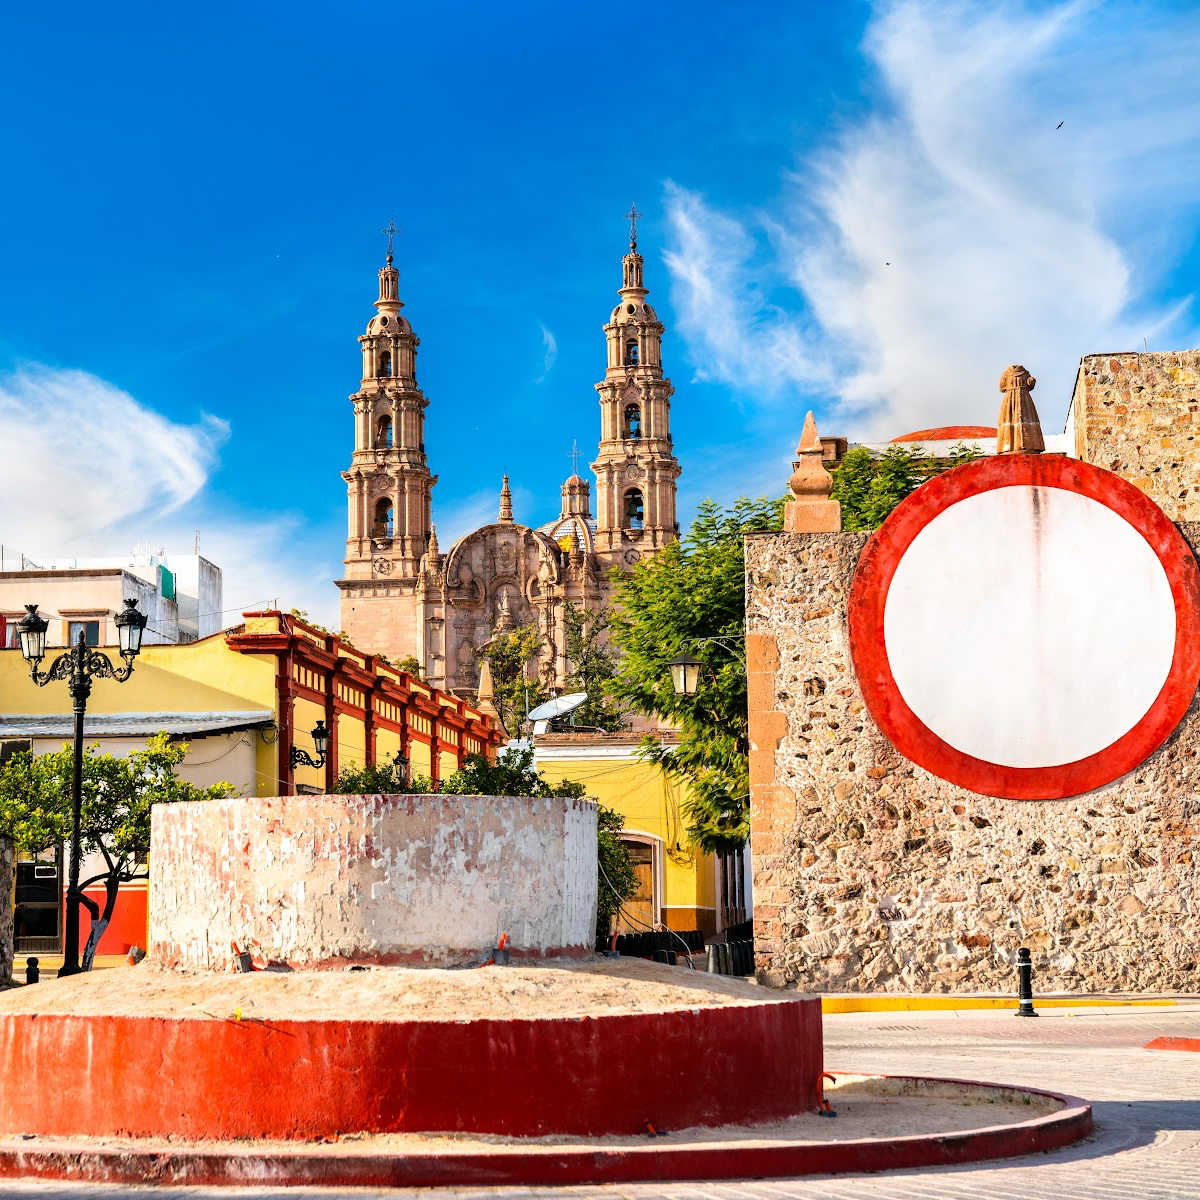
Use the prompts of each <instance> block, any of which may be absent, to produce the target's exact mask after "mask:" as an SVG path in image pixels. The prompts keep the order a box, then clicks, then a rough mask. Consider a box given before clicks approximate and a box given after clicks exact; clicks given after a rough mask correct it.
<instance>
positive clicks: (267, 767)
mask: <svg viewBox="0 0 1200 1200" xmlns="http://www.w3.org/2000/svg"><path fill="white" fill-rule="evenodd" d="M30 599H31V600H33V599H36V596H31V597H30ZM56 653H57V652H55V651H51V652H50V653H49V654H48V655H47V659H46V662H45V663H44V664H43V668H46V667H48V666H49V664H50V662H51V661H52V660H53V657H54V656H55V655H56ZM109 657H110V658H113V659H116V657H117V655H116V650H115V648H112V649H110V650H109ZM70 703H71V701H70V694H69V692H68V690H67V687H66V684H65V683H62V682H58V681H55V682H52V683H50V684H48V685H47V686H45V687H36V686H35V685H34V684H33V682H32V681H31V680H30V677H29V666H28V664H27V663H26V662H25V660H24V659H23V658H22V657H21V652H20V650H18V649H4V650H0V762H3V761H4V760H6V759H7V757H8V756H10V755H11V754H13V753H14V752H16V751H17V750H25V749H31V750H32V751H33V752H34V753H39V754H40V753H45V752H47V751H50V750H58V749H60V748H61V747H62V745H63V743H64V742H65V741H69V740H70V739H71V736H72V715H71V711H70ZM318 722H321V723H322V724H323V725H324V727H325V728H326V729H327V730H328V731H329V739H328V750H327V753H326V758H325V761H324V762H323V763H322V764H321V765H320V766H309V765H306V764H304V763H299V764H296V763H294V756H293V754H292V750H293V747H295V748H297V749H298V750H302V751H304V752H305V753H306V754H307V755H308V756H309V758H310V759H317V758H319V755H317V754H316V747H315V746H314V742H313V737H312V731H313V730H314V729H315V728H317V725H318ZM159 730H166V731H167V732H168V733H170V734H171V735H172V737H174V738H178V739H180V740H183V741H187V742H188V743H189V745H190V749H189V751H188V756H187V758H186V759H185V761H184V763H183V764H182V766H181V767H180V771H179V774H180V776H181V777H182V778H184V779H187V780H189V781H191V782H192V783H195V784H197V785H200V786H207V785H209V784H212V783H216V782H219V781H225V782H228V783H230V784H232V785H233V787H234V789H235V791H236V792H237V793H238V794H241V795H248V796H280V795H288V794H291V793H293V792H327V791H332V790H333V787H334V783H335V781H336V779H337V775H338V772H339V770H341V768H343V767H345V766H348V765H361V764H372V763H375V762H384V761H388V760H392V759H394V758H395V757H396V756H397V755H401V756H403V757H404V758H407V759H408V761H409V764H410V768H409V769H410V771H411V773H412V774H413V775H427V776H429V777H430V778H432V779H433V781H434V783H435V784H436V783H437V782H438V781H440V780H441V779H445V778H446V777H447V776H449V775H450V774H452V773H453V772H454V771H456V770H457V769H458V767H459V766H460V765H461V763H462V761H463V759H464V758H465V757H466V756H467V755H468V754H488V755H489V756H492V755H493V754H494V751H495V747H496V746H497V745H498V744H499V742H500V741H501V740H502V735H501V733H500V731H499V729H498V728H497V725H496V723H495V722H494V721H493V720H492V719H491V718H490V717H488V716H487V715H485V714H484V713H482V712H480V711H479V710H478V709H477V708H474V707H472V706H471V705H469V704H467V703H466V702H465V701H463V700H460V699H458V698H457V697H455V696H451V695H448V694H447V693H445V692H442V691H439V690H438V689H436V688H434V687H431V686H430V685H429V684H426V683H423V682H422V681H421V680H419V679H416V678H414V677H412V676H410V675H408V674H407V673H405V672H404V671H400V670H397V669H396V668H395V667H393V666H391V665H390V664H388V663H387V662H385V661H383V660H382V659H380V658H377V657H375V656H372V655H368V654H362V653H360V652H359V651H358V650H356V649H354V647H352V646H350V645H347V644H346V643H344V642H340V641H338V639H337V638H335V637H333V636H331V635H330V634H328V633H324V632H322V631H321V630H318V629H315V628H314V627H313V626H311V625H308V624H306V623H305V622H303V621H301V620H299V619H298V618H296V617H294V616H289V615H288V614H286V613H280V612H275V611H270V612H252V613H246V614H245V617H244V623H243V624H242V625H239V626H236V627H234V628H233V629H229V630H226V631H225V632H223V633H219V634H215V635H213V636H212V637H207V638H203V639H202V640H200V641H197V642H191V643H188V644H186V645H159V646H145V647H143V649H142V652H141V654H140V655H139V656H138V658H137V660H136V662H135V664H134V671H133V674H132V676H131V677H130V678H129V680H128V681H127V682H125V683H117V682H115V681H113V680H110V679H98V680H97V681H96V682H95V685H94V687H93V690H92V694H91V697H90V699H89V700H88V709H87V717H86V720H85V724H84V733H85V736H86V738H87V740H88V743H89V744H91V743H98V744H99V745H100V748H101V749H102V750H103V751H106V752H109V753H113V754H118V755H121V754H128V753H129V752H130V751H132V750H135V749H140V748H141V747H142V746H144V745H145V743H146V740H147V739H148V738H149V737H151V736H153V735H154V734H155V733H156V732H158V731H159ZM38 865H39V866H40V867H41V873H40V874H37V873H36V872H35V871H33V870H27V871H26V872H25V873H24V874H25V876H28V883H27V884H26V885H22V883H21V880H22V878H23V876H22V871H21V869H20V867H19V868H18V896H17V901H18V917H19V918H20V917H21V916H22V913H21V903H22V896H21V889H22V887H23V886H27V887H28V890H29V892H30V894H31V895H33V894H35V893H36V895H37V897H38V898H37V899H36V900H30V901H29V906H30V907H29V911H28V912H27V913H25V914H24V916H25V917H26V925H25V929H26V931H27V932H26V933H25V935H24V938H22V936H21V934H20V931H18V939H17V950H18V952H20V951H22V950H26V951H31V952H36V951H38V950H50V949H52V948H53V947H52V946H51V945H49V944H47V943H49V942H53V941H57V938H58V921H59V914H58V909H59V907H60V906H59V904H58V896H59V893H60V892H61V886H60V884H61V881H60V879H59V878H58V873H57V870H55V873H54V877H53V878H50V875H49V870H50V867H51V865H52V864H50V863H42V864H38ZM54 866H55V867H57V864H54ZM84 877H85V878H86V877H87V870H86V866H85V875H84ZM89 894H90V892H89ZM47 897H49V898H47ZM145 912H146V903H145V890H144V885H142V887H141V889H140V890H139V889H138V887H137V885H129V886H128V889H122V898H121V900H119V901H118V909H117V913H115V914H114V917H113V922H112V924H111V925H110V927H109V929H108V930H107V931H106V932H105V935H104V938H103V939H102V941H101V952H103V953H124V951H125V950H126V949H128V945H129V944H130V943H131V942H134V941H136V942H137V943H138V944H141V945H144V944H145V940H144V935H145V924H146V921H145ZM82 924H83V926H84V928H83V930H82V936H84V937H86V936H87V914H86V912H85V913H84V914H83V921H82ZM135 935H136V936H135ZM22 940H24V942H25V944H24V945H22Z"/></svg>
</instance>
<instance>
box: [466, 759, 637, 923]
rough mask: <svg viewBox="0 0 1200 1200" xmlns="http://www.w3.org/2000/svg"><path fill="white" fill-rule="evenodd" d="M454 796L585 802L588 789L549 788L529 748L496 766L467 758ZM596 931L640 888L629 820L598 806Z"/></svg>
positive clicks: (576, 785) (569, 782) (570, 784)
mask: <svg viewBox="0 0 1200 1200" xmlns="http://www.w3.org/2000/svg"><path fill="white" fill-rule="evenodd" d="M442 791H443V792H449V793H450V794H452V795H456V796H569V797H573V798H575V799H583V798H584V796H586V794H587V788H586V787H585V786H584V785H583V784H582V783H580V782H579V781H578V780H575V779H563V780H561V781H559V782H558V783H548V782H547V781H546V780H545V779H543V778H542V776H541V775H540V774H539V773H538V771H537V769H536V768H535V767H534V765H533V750H532V749H531V748H530V747H528V746H523V747H512V748H510V749H507V750H503V751H501V753H500V754H499V755H498V757H497V759H496V761H495V762H494V763H491V762H488V760H487V759H486V758H485V757H484V756H483V755H482V754H469V755H467V757H466V759H465V760H464V762H463V765H462V766H461V767H460V768H459V770H457V771H455V773H454V774H453V775H451V776H450V778H449V779H447V780H446V781H445V783H443V784H442ZM596 824H597V829H596V854H597V859H598V864H599V878H598V880H597V885H598V886H597V889H596V929H597V932H598V933H599V932H600V931H602V930H606V929H607V928H608V925H609V921H610V920H611V918H612V917H613V916H614V915H615V914H616V913H617V911H618V910H619V909H620V907H621V905H622V904H624V903H625V901H626V900H628V899H629V898H630V896H632V895H633V894H634V893H635V892H636V891H637V889H638V880H637V875H636V874H635V872H634V868H633V862H632V860H631V859H630V857H629V851H628V849H626V847H625V843H624V842H622V841H621V837H620V833H621V830H622V829H623V828H624V827H625V818H624V817H623V816H622V815H621V814H620V813H619V812H617V811H616V810H615V809H611V808H606V807H605V806H604V805H603V804H597V806H596Z"/></svg>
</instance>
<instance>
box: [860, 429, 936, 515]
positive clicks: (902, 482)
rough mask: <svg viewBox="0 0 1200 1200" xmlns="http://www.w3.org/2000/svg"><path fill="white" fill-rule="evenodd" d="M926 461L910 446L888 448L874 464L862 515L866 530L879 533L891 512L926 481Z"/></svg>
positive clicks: (920, 453) (924, 457)
mask: <svg viewBox="0 0 1200 1200" xmlns="http://www.w3.org/2000/svg"><path fill="white" fill-rule="evenodd" d="M928 465H929V457H928V455H926V454H924V453H923V452H922V451H920V450H916V449H913V448H912V447H909V446H889V447H888V448H887V450H885V451H884V453H883V456H882V457H881V458H880V459H879V461H878V462H876V464H875V478H874V479H872V480H871V486H870V488H869V489H868V491H867V504H866V510H865V512H864V514H863V515H864V517H865V518H866V520H867V522H868V524H867V526H866V528H868V529H878V528H879V526H880V525H882V524H883V523H884V521H886V520H887V518H888V516H889V514H890V513H891V511H892V509H894V508H895V507H896V505H897V504H899V503H900V501H901V500H903V499H904V498H905V497H906V496H909V495H911V494H912V493H913V492H915V491H916V490H917V488H918V487H920V486H921V484H923V483H924V482H925V480H926V479H928V478H929V470H928Z"/></svg>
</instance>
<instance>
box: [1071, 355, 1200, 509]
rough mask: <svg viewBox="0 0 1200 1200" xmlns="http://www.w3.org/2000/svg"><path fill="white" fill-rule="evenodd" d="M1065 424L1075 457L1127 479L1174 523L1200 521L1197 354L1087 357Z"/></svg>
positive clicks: (1199, 375)
mask: <svg viewBox="0 0 1200 1200" xmlns="http://www.w3.org/2000/svg"><path fill="white" fill-rule="evenodd" d="M1070 419H1071V423H1072V424H1073V426H1074V434H1075V450H1074V453H1075V457H1076V458H1082V459H1084V460H1085V461H1086V462H1090V463H1092V464H1094V465H1095V466H1097V467H1104V468H1105V469H1106V470H1109V471H1113V472H1115V473H1116V474H1118V475H1121V476H1123V477H1124V478H1125V479H1128V480H1129V481H1130V483H1132V484H1134V485H1135V486H1137V487H1139V488H1140V489H1141V490H1142V491H1143V492H1145V493H1146V494H1147V495H1149V496H1151V497H1153V498H1154V500H1155V501H1157V503H1158V505H1159V507H1160V508H1162V510H1163V511H1164V512H1165V513H1166V514H1167V516H1168V517H1170V518H1171V520H1173V521H1196V520H1200V455H1198V454H1197V453H1196V449H1197V446H1196V438H1197V435H1200V350H1181V351H1175V352H1170V353H1162V354H1089V355H1087V356H1086V357H1084V358H1083V359H1082V360H1081V361H1080V363H1079V373H1078V375H1077V376H1076V378H1075V394H1074V396H1073V397H1072V400H1071V418H1070Z"/></svg>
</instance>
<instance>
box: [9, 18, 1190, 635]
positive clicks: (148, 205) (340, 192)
mask: <svg viewBox="0 0 1200 1200" xmlns="http://www.w3.org/2000/svg"><path fill="white" fill-rule="evenodd" d="M1198 50H1200V18H1198V17H1197V14H1196V13H1194V12H1193V11H1191V10H1190V8H1189V7H1188V6H1184V5H1170V4H1159V5H1123V4H1108V5H1102V4H1090V5H1089V4H1066V5H1061V4H1059V5H1050V4H1040V5H1028V4H1025V5H1021V4H999V5H997V4H987V5H974V4H937V3H932V2H918V0H910V2H907V3H901V4H889V5H870V4H865V3H862V4H859V3H848V4H841V5H828V4H821V5H804V4H800V3H786V4H783V3H781V4H764V5H757V6H752V7H749V8H744V9H742V10H738V11H735V10H733V9H731V8H730V7H729V6H728V5H727V4H705V3H688V4H674V3H664V4H659V5H654V6H642V7H640V8H635V9H631V10H629V12H628V13H624V14H623V13H622V12H621V11H617V12H615V13H614V12H609V11H601V10H598V9H595V8H591V7H588V6H582V5H578V6H577V5H563V4H535V3H524V2H516V3H513V4H510V5H507V6H497V5H493V4H486V5H485V4H457V5H438V6H389V7H386V8H385V7H382V6H378V5H372V6H367V5H361V4H353V3H351V4H343V5H339V6H337V7H336V9H335V8H334V6H329V5H312V4H303V3H293V4H290V5H288V6H286V7H285V6H276V5H255V6H250V5H241V6H222V5H219V4H217V5H208V6H205V7H203V8H201V9H196V8H192V9H184V8H179V7H178V6H153V7H151V6H145V7H142V6H135V7H133V8H128V7H127V8H125V9H122V10H120V11H119V12H111V11H110V12H104V11H100V10H97V9H96V8H95V7H94V6H83V5H75V4H69V3H68V4H64V5H60V6H58V7H57V8H55V9H54V10H53V12H52V14H47V15H41V14H40V13H39V12H38V11H36V10H35V9H34V8H33V7H32V6H25V8H24V9H22V10H17V11H14V12H13V13H9V14H7V16H6V28H5V37H4V40H3V46H0V95H2V96H3V99H4V101H5V104H4V108H5V111H6V112H7V113H8V114H9V120H8V121H7V122H6V123H5V125H4V127H3V128H2V129H0V156H2V157H0V161H2V162H3V164H4V168H5V170H4V175H5V179H6V186H5V187H4V190H3V193H2V197H3V198H2V199H0V213H2V214H3V220H2V221H0V263H3V281H4V286H3V287H2V288H0V427H3V428H4V429H5V431H6V434H7V438H6V440H7V441H8V444H9V446H10V447H14V446H15V447H18V448H20V449H19V452H18V453H17V454H16V455H15V456H14V455H13V454H12V453H11V452H10V454H9V456H8V462H9V464H10V468H9V470H8V471H7V474H6V479H5V481H4V482H0V512H2V513H3V514H4V518H3V520H2V521H0V541H2V542H4V543H5V544H6V545H7V546H10V547H16V548H18V549H21V550H26V551H28V552H31V553H34V552H60V553H64V552H65V553H70V552H75V551H78V552H80V553H83V552H85V551H87V552H92V553H96V552H100V551H105V550H109V549H113V550H120V549H123V548H125V547H127V546H128V545H130V544H132V543H133V542H135V541H150V542H152V543H155V544H157V543H162V542H165V543H166V544H167V545H168V546H176V547H180V546H187V545H190V542H191V538H192V532H193V530H196V529H199V530H200V538H201V547H202V549H204V550H206V551H207V552H208V553H210V554H211V556H212V557H213V558H215V559H216V560H217V561H218V562H220V563H221V565H222V566H224V567H225V569H226V593H225V594H226V602H227V603H228V604H230V605H238V604H247V605H249V604H251V603H256V602H259V601H262V600H265V599H267V598H268V597H275V596H278V597H279V598H280V599H281V600H282V601H283V603H284V604H285V606H291V605H293V604H295V605H299V606H301V607H304V608H307V609H309V610H310V611H312V612H313V613H314V614H316V615H318V616H320V617H322V618H323V619H326V620H327V621H329V622H331V623H335V624H336V593H335V591H334V589H333V588H332V587H331V586H330V585H329V583H328V580H329V579H330V578H332V577H333V576H334V575H335V574H337V573H338V572H339V569H340V561H341V555H342V550H343V542H344V538H345V501H344V491H343V484H342V481H341V479H340V476H339V472H340V471H342V470H344V469H345V467H346V465H347V463H348V458H349V452H350V445H351V419H350V408H349V404H348V403H347V400H346V397H347V396H348V394H349V393H350V392H352V391H353V390H354V389H355V387H356V386H357V376H358V369H359V365H358V364H359V357H358V348H357V343H356V340H355V339H356V337H357V335H358V334H359V333H360V332H361V331H362V327H363V325H364V324H365V322H366V320H367V318H368V317H369V316H370V315H371V314H372V312H373V309H372V308H371V301H372V300H373V299H374V295H375V272H376V270H377V268H378V266H379V265H380V261H381V257H382V252H383V239H382V238H381V237H380V236H379V232H378V231H379V230H380V228H381V227H382V226H383V225H384V224H386V223H387V221H388V219H389V218H390V217H392V216H393V215H394V216H395V219H396V222H397V224H398V225H399V226H400V228H401V231H402V232H401V234H400V237H399V239H398V242H397V251H396V253H397V263H398V265H399V267H400V269H401V295H402V297H403V298H404V300H405V302H406V305H407V307H406V310H405V311H406V314H407V315H408V316H409V318H410V319H411V320H412V322H413V324H414V326H415V328H416V330H417V332H418V334H419V336H420V337H421V339H422V345H421V351H420V358H419V362H418V371H419V376H420V382H421V385H422V387H423V388H424V390H425V392H426V395H427V396H428V397H429V399H430V407H429V410H428V414H427V437H426V445H427V449H428V452H429V456H430V460H431V466H432V468H433V470H434V471H435V472H437V473H438V474H439V476H440V482H439V483H438V486H437V488H436V489H435V492H434V509H435V520H436V521H437V524H438V528H439V535H440V540H441V543H442V545H443V547H446V546H448V545H449V543H450V541H451V540H452V539H453V537H455V536H457V535H459V534H461V533H463V532H465V531H466V530H467V529H469V528H471V527H473V526H474V525H475V524H478V523H480V522H481V521H483V520H486V519H488V517H489V516H490V514H491V513H492V511H493V510H494V506H495V495H496V492H497V490H498V485H499V477H500V475H501V473H503V472H505V471H507V472H508V473H509V474H510V475H511V476H512V478H513V485H514V492H515V501H516V510H517V517H518V519H520V520H526V521H529V522H530V523H538V522H541V521H545V520H548V519H549V518H550V517H552V516H553V515H554V513H555V512H556V511H557V504H558V484H559V482H560V481H561V479H562V477H563V476H564V475H565V474H566V473H567V472H568V470H569V469H570V464H569V461H568V458H567V454H568V451H569V450H570V447H571V442H572V439H578V441H579V444H580V447H581V448H582V449H583V450H584V451H585V452H586V453H588V454H589V455H590V454H591V453H593V452H594V447H595V441H596V436H597V404H596V396H595V392H594V391H593V387H592V385H593V383H594V382H595V381H596V380H597V379H598V378H599V376H600V374H601V370H602V366H603V361H604V347H603V334H602V332H601V325H602V323H603V320H604V318H605V315H606V314H607V312H608V311H611V305H612V303H613V301H612V296H613V292H614V289H615V288H616V286H617V285H618V283H619V274H620V267H619V264H620V256H621V253H622V251H623V248H624V236H625V225H624V222H623V220H622V214H623V213H624V212H625V210H626V209H627V208H628V206H629V202H630V200H631V199H636V200H637V202H638V205H639V207H640V208H641V209H642V210H643V211H644V212H645V213H646V217H645V220H644V221H643V224H642V249H643V252H644V253H645V254H646V257H647V282H648V283H649V285H650V286H651V288H652V292H653V297H654V302H655V304H656V306H657V307H658V310H659V312H660V315H661V316H662V317H663V319H664V321H665V322H666V324H667V329H668V335H667V340H666V341H665V344H664V357H665V361H666V364H667V369H668V373H669V374H670V375H671V376H672V378H673V381H674V383H675V386H676V396H675V399H674V405H673V431H674V434H675V441H676V449H677V453H678V455H679V457H680V459H681V462H682V464H683V467H684V475H683V477H682V479H681V481H680V486H681V517H682V519H684V520H686V519H687V517H688V516H689V514H690V512H691V510H692V509H693V508H694V505H695V503H696V502H697V501H698V500H699V499H701V498H703V497H704V496H706V495H713V496H715V497H716V498H718V499H722V500H725V499H730V498H732V497H733V496H736V495H737V494H738V493H741V492H744V493H748V494H760V493H763V492H778V491H779V490H780V489H781V488H782V486H783V484H784V481H785V480H786V478H787V474H788V471H789V466H788V458H789V454H790V450H791V448H792V446H793V445H794V442H795V439H796V438H797V436H798V434H799V430H800V426H801V424H802V421H803V416H804V411H805V409H806V408H808V407H815V408H816V410H817V415H818V420H819V422H820V424H821V427H822V429H823V431H825V432H829V433H835V432H844V433H849V434H851V435H852V436H863V437H880V436H890V435H892V434H896V433H900V432H903V431H904V430H907V429H913V428H919V427H922V426H924V425H929V424H934V423H941V422H947V421H971V422H978V421H987V422H990V421H991V420H993V419H994V416H995V409H996V407H997V403H998V392H997V390H996V381H997V380H998V379H999V376H1000V372H1001V371H1002V369H1003V367H1004V366H1005V365H1006V364H1007V363H1008V362H1011V361H1023V362H1024V363H1025V365H1027V366H1028V367H1029V368H1030V369H1031V370H1032V371H1033V372H1034V374H1035V375H1037V376H1038V378H1039V386H1038V390H1037V392H1036V393H1035V398H1036V399H1037V400H1038V401H1039V403H1040V405H1041V407H1042V412H1043V417H1044V420H1045V422H1046V424H1047V426H1048V427H1054V426H1056V423H1058V424H1059V425H1060V424H1061V420H1062V416H1063V414H1064V413H1065V409H1066V403H1067V399H1068V398H1069V394H1070V386H1071V380H1072V378H1073V374H1074V369H1075V364H1076V362H1077V360H1078V357H1079V356H1080V355H1081V354H1084V353H1089V352H1092V351H1097V350H1109V349H1127V348H1128V349H1132V348H1134V347H1136V346H1140V345H1141V344H1143V339H1145V342H1146V344H1149V345H1150V347H1151V348H1152V349H1166V348H1178V347H1182V346H1195V345H1198V344H1200V342H1197V340H1196V338H1197V334H1196V329H1195V326H1196V321H1195V313H1194V309H1193V306H1192V302H1191V292H1192V282H1191V280H1192V278H1193V276H1194V273H1195V268H1196V266H1197V264H1198V261H1200V257H1198V255H1197V250H1196V217H1197V211H1196V205H1197V200H1196V197H1195V187H1194V180H1195V179H1196V177H1197V167H1200V162H1198V161H1197V159H1198V157H1200V156H1198V151H1200V142H1198V140H1197V139H1198V137H1200V134H1198V131H1200V81H1198V78H1197V76H1198V73H1197V72H1196V71H1195V65H1194V64H1195V62H1196V61H1197V51H1198ZM1059 121H1062V122H1063V127H1062V128H1061V129H1057V128H1056V125H1057V123H1058V122H1059Z"/></svg>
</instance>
